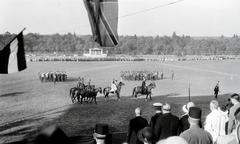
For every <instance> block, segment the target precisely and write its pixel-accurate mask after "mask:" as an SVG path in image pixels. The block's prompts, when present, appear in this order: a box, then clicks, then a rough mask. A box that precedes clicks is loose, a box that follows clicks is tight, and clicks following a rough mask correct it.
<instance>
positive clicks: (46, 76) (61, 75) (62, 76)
mask: <svg viewBox="0 0 240 144" xmlns="http://www.w3.org/2000/svg"><path fill="white" fill-rule="evenodd" d="M38 76H39V79H40V81H41V82H54V83H55V82H64V81H66V80H67V74H66V72H60V71H56V72H42V73H40V72H39V73H38Z"/></svg>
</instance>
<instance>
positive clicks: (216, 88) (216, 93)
mask: <svg viewBox="0 0 240 144" xmlns="http://www.w3.org/2000/svg"><path fill="white" fill-rule="evenodd" d="M218 92H219V81H218V82H217V85H216V86H215V87H214V97H215V99H217V98H218Z"/></svg>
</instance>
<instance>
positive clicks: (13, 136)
mask: <svg viewBox="0 0 240 144" xmlns="http://www.w3.org/2000/svg"><path fill="white" fill-rule="evenodd" d="M239 65H240V61H239V60H234V61H233V60H227V61H184V62H31V63H28V69H27V70H25V71H23V72H20V73H16V74H9V75H0V81H1V83H0V117H1V119H0V137H1V138H0V142H9V141H11V140H18V139H21V138H22V137H23V136H26V135H29V134H30V135H31V134H33V133H34V132H35V131H36V130H38V128H39V127H43V126H47V125H51V124H56V125H58V126H60V127H61V128H62V129H63V130H64V131H65V132H66V133H67V134H68V135H69V136H76V135H81V134H90V133H92V129H93V127H94V125H95V123H97V122H105V123H108V124H109V125H110V126H111V127H112V128H111V130H112V131H113V132H126V131H127V125H128V121H129V119H130V118H132V117H133V116H134V115H133V111H134V108H135V107H137V106H141V107H142V108H143V116H144V117H146V118H147V119H148V120H149V119H150V117H151V115H153V114H154V110H153V108H152V103H153V102H157V101H161V102H165V101H168V102H169V103H171V104H172V105H173V113H174V114H176V115H178V116H180V115H181V114H182V111H181V107H182V105H183V104H185V103H186V101H187V100H188V97H186V96H187V95H188V87H189V83H190V88H191V96H192V97H191V98H192V100H193V101H195V102H196V103H197V104H198V106H200V107H201V108H203V117H204V116H205V115H206V114H207V113H208V111H209V110H208V103H209V101H210V100H211V99H212V98H213V97H212V94H213V88H214V86H215V84H216V82H217V81H220V94H221V96H220V101H221V102H224V101H225V100H226V99H227V97H228V94H229V93H233V92H239V85H240V81H239V78H240V68H239ZM57 70H59V71H66V72H67V74H68V77H69V80H68V81H67V82H64V83H63V82H61V83H57V84H56V85H54V84H53V83H49V82H48V83H41V82H40V81H39V79H38V72H47V71H57ZM126 70H149V71H153V70H157V71H163V72H164V79H163V80H159V81H156V86H157V87H156V88H155V89H154V90H153V96H154V98H153V101H147V102H146V101H145V100H144V99H141V98H140V99H132V98H131V97H130V96H131V94H132V89H133V87H134V86H138V85H140V84H141V82H140V81H134V82H133V81H124V83H125V86H124V87H123V88H122V91H121V101H120V102H118V101H116V100H115V99H116V98H115V97H114V96H112V97H111V99H110V100H109V101H105V100H104V99H103V98H102V97H101V95H99V96H98V98H97V101H98V105H94V104H92V105H90V104H83V105H80V104H78V103H77V104H71V100H70V98H69V89H70V88H71V87H73V86H75V85H76V83H77V81H76V80H77V78H78V77H79V76H81V77H85V79H86V80H88V79H89V78H90V79H91V81H92V83H93V84H95V85H96V86H100V87H106V86H110V84H111V81H112V79H113V78H115V79H118V80H119V79H120V71H126ZM171 70H173V71H174V73H175V77H174V80H171V79H170V77H171ZM147 83H150V82H149V81H147Z"/></svg>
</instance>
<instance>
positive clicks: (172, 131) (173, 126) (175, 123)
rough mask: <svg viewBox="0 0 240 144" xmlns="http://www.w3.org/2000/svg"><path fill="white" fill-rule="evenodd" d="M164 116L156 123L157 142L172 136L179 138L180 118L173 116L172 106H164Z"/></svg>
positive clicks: (166, 104)
mask: <svg viewBox="0 0 240 144" xmlns="http://www.w3.org/2000/svg"><path fill="white" fill-rule="evenodd" d="M162 113H163V115H162V116H161V117H159V118H158V119H157V121H156V127H155V129H156V137H157V140H161V139H165V138H168V137H170V136H177V135H178V132H179V126H180V122H179V118H178V117H177V116H175V115H173V114H171V106H170V104H168V103H165V104H164V105H163V106H162Z"/></svg>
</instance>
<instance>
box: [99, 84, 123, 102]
mask: <svg viewBox="0 0 240 144" xmlns="http://www.w3.org/2000/svg"><path fill="white" fill-rule="evenodd" d="M123 85H125V84H124V83H123V82H121V81H120V82H119V83H118V84H117V90H116V91H115V92H111V87H105V88H104V89H103V94H104V97H105V98H108V96H109V94H110V93H113V94H116V96H117V99H118V100H120V91H121V88H122V86H123Z"/></svg>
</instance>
